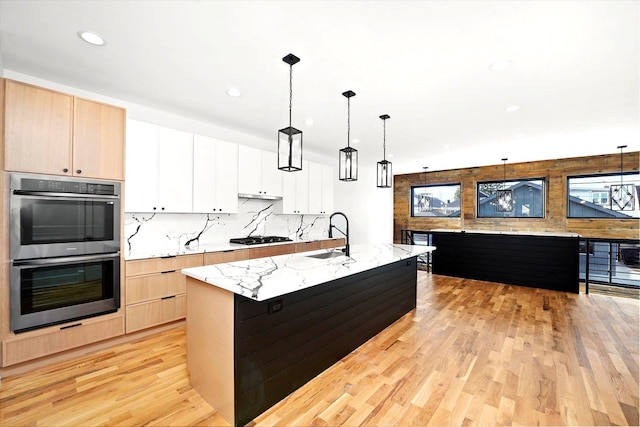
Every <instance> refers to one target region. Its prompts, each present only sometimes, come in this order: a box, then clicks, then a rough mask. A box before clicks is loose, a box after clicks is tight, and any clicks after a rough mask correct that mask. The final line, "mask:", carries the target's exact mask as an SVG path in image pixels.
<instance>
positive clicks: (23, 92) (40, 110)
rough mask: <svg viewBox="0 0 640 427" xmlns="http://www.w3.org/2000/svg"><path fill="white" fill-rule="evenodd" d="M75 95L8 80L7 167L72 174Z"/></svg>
mask: <svg viewBox="0 0 640 427" xmlns="http://www.w3.org/2000/svg"><path fill="white" fill-rule="evenodd" d="M72 121H73V97H72V96H71V95H65V94H63V93H59V92H54V91H51V90H47V89H43V88H39V87H36V86H31V85H27V84H23V83H19V82H14V81H12V80H5V169H6V170H10V171H20V172H33V173H44V174H50V175H71V138H72Z"/></svg>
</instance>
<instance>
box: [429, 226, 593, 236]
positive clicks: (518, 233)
mask: <svg viewBox="0 0 640 427" xmlns="http://www.w3.org/2000/svg"><path fill="white" fill-rule="evenodd" d="M429 232H431V233H469V234H505V235H515V236H543V237H544V236H548V237H580V235H579V234H577V233H569V232H562V231H502V230H458V229H456V230H454V229H448V228H441V229H435V230H429Z"/></svg>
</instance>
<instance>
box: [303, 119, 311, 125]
mask: <svg viewBox="0 0 640 427" xmlns="http://www.w3.org/2000/svg"><path fill="white" fill-rule="evenodd" d="M304 124H305V125H307V126H313V119H307V120H305V121H304Z"/></svg>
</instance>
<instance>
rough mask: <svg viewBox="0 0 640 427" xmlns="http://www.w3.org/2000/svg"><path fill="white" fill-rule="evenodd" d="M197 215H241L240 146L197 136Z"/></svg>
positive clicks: (195, 173) (194, 144)
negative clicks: (206, 213) (239, 207)
mask: <svg viewBox="0 0 640 427" xmlns="http://www.w3.org/2000/svg"><path fill="white" fill-rule="evenodd" d="M193 212H226V213H237V212H238V144H234V143H231V142H226V141H220V140H217V139H214V138H209V137H205V136H201V135H195V136H194V140H193Z"/></svg>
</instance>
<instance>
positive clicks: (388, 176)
mask: <svg viewBox="0 0 640 427" xmlns="http://www.w3.org/2000/svg"><path fill="white" fill-rule="evenodd" d="M380 118H381V119H382V160H381V161H379V162H378V174H377V177H378V179H377V181H378V188H391V181H392V179H393V173H392V171H391V162H390V161H388V160H387V159H386V156H387V119H390V118H391V117H390V116H389V115H388V114H383V115H382V116H380Z"/></svg>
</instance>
